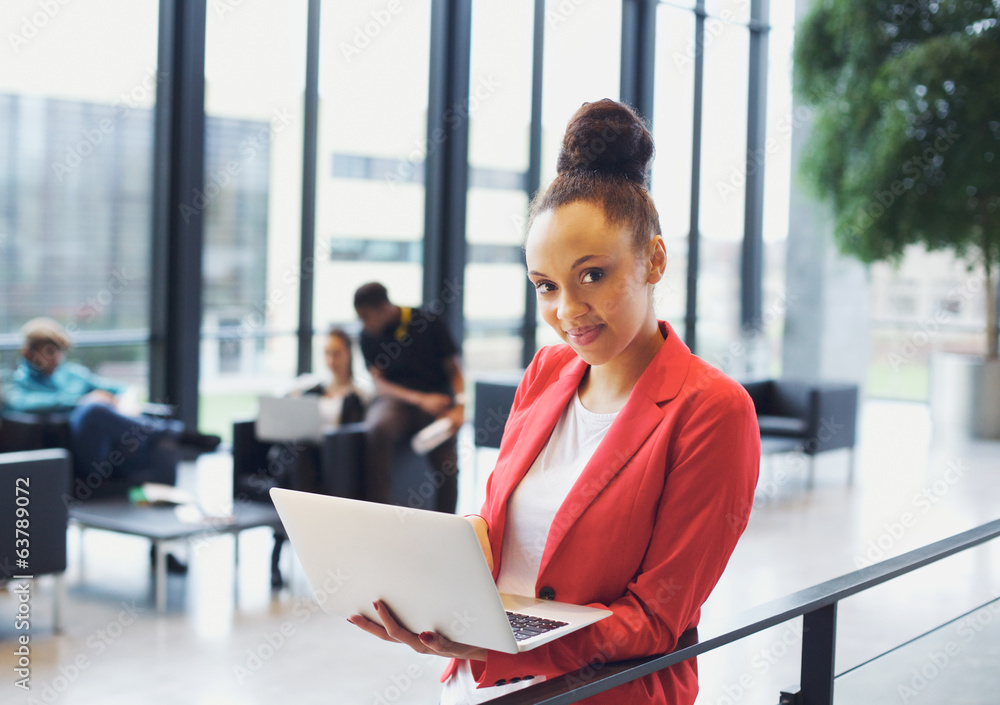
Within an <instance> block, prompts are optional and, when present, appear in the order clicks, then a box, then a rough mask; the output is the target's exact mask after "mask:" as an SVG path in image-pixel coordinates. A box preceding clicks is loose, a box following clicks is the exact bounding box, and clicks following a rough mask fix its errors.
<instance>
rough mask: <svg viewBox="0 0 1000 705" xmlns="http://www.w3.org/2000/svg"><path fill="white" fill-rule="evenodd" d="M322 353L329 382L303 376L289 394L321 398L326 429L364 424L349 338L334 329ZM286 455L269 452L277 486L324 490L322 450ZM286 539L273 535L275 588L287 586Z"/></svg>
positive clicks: (362, 400) (273, 449) (277, 448)
mask: <svg viewBox="0 0 1000 705" xmlns="http://www.w3.org/2000/svg"><path fill="white" fill-rule="evenodd" d="M323 352H324V357H325V359H326V367H327V369H328V370H329V371H330V374H331V378H330V380H329V381H326V380H323V379H322V378H320V377H319V376H317V375H313V374H305V375H301V376H299V377H298V378H297V379H296V380H295V383H294V384H293V386H292V389H291V390H290V391H289V392H288V395H289V396H302V395H303V394H318V395H320V406H319V410H320V415H321V416H322V420H323V425H324V426H327V427H336V426H340V425H342V424H349V423H358V422H360V421H362V420H363V419H364V415H365V397H366V395H365V394H364V392H362V390H361V389H360V388H359V387H358V386H357V384H355V381H354V364H353V361H352V355H351V338H350V336H349V335H348V334H347V333H346V332H345V331H344V330H343V329H342V328H337V327H334V328H331V329H330V330H329V331H328V333H327V336H326V343H325V345H324V348H323ZM283 453H285V454H286V460H287V453H286V449H285V448H284V447H283V446H272V447H271V449H270V450H269V451H268V463H267V467H268V468H269V469H270V468H274V469H275V470H276V471H277V472H278V474H276V475H273V476H272V479H273V482H274V484H275V485H277V486H280V487H287V488H290V489H299V490H306V491H316V490H320V489H322V488H321V484H322V480H321V479H320V475H321V473H320V462H321V460H320V453H319V448H317V447H315V446H306V447H303V448H302V449H301V450H300V451H299V452H298V453H296V454H295V455H294V457H293V459H292V461H291V462H283V461H282V454H283ZM286 538H287V536H286V535H285V532H284V531H283V530H281V529H278V530H276V531H275V532H274V550H273V551H272V553H271V585H272V586H273V587H276V588H279V587H281V586H282V585H283V584H284V581H283V579H282V577H281V570H280V568H279V566H278V562H279V559H280V557H281V547H282V545H283V544H284V542H285V539H286Z"/></svg>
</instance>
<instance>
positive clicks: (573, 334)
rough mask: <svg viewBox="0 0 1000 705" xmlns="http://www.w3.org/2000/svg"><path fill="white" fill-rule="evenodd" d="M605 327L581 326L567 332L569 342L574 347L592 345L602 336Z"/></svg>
mask: <svg viewBox="0 0 1000 705" xmlns="http://www.w3.org/2000/svg"><path fill="white" fill-rule="evenodd" d="M603 328H604V325H603V324H602V325H596V326H581V327H579V328H573V329H572V330H568V331H566V335H567V336H569V340H570V342H571V343H573V345H578V346H580V347H583V346H586V345H590V344H591V343H593V342H594V341H595V340H597V336H599V335H600V334H601V330H603Z"/></svg>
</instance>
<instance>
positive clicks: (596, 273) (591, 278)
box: [583, 269, 604, 284]
mask: <svg viewBox="0 0 1000 705" xmlns="http://www.w3.org/2000/svg"><path fill="white" fill-rule="evenodd" d="M603 278H604V272H602V271H601V270H600V269H591V270H588V271H587V272H585V273H584V275H583V283H584V284H594V283H596V282H599V281H601V279H603Z"/></svg>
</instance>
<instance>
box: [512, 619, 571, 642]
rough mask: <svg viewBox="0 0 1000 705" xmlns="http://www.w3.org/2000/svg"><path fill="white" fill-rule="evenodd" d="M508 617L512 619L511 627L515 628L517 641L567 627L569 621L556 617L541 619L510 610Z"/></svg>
mask: <svg viewBox="0 0 1000 705" xmlns="http://www.w3.org/2000/svg"><path fill="white" fill-rule="evenodd" d="M507 619H508V620H509V621H510V628H511V629H513V630H514V638H515V639H516V640H517V641H524V640H525V639H530V638H531V637H533V636H538V635H539V634H544V633H545V632H551V631H552V630H553V629H558V628H559V627H565V626H566V624H567V622H557V621H556V620H554V619H541V618H540V617H532V616H531V615H527V614H518V613H517V612H508V613H507Z"/></svg>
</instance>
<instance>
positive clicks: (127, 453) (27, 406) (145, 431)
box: [2, 318, 219, 500]
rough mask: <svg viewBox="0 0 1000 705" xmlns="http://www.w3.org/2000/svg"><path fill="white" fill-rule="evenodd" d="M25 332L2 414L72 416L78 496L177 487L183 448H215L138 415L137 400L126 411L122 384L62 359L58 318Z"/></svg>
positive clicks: (178, 425) (63, 334)
mask: <svg viewBox="0 0 1000 705" xmlns="http://www.w3.org/2000/svg"><path fill="white" fill-rule="evenodd" d="M21 334H22V335H23V336H24V345H23V347H22V349H21V355H22V358H23V359H22V360H21V361H20V363H19V365H18V367H17V369H16V370H15V371H14V372H13V373H12V374H9V375H7V376H6V378H5V380H4V385H3V395H2V396H3V410H4V411H18V412H26V413H33V414H66V415H67V418H68V422H69V428H70V447H69V450H70V453H71V455H72V456H73V465H74V475H75V480H74V484H73V496H74V497H75V498H76V499H78V500H85V499H89V498H91V497H96V496H108V495H111V494H122V493H123V492H124V490H125V489H127V488H128V487H129V486H134V485H139V484H142V483H143V482H161V483H165V484H173V483H174V479H175V477H176V464H177V459H178V444H180V443H191V444H193V445H196V446H198V447H200V448H202V449H206V450H207V449H214V447H215V446H217V445H218V443H219V439H218V437H217V436H202V435H200V434H196V433H195V434H190V433H186V432H185V428H184V424H183V423H182V422H180V421H177V420H174V419H161V418H154V417H149V416H141V415H133V414H134V411H137V410H138V406H137V405H136V404H134V402H133V404H132V406H133V407H134V408H133V409H127V408H122V407H124V406H126V405H125V404H124V403H123V399H125V398H126V397H127V387H126V386H125V385H122V384H119V383H116V382H112V381H110V380H107V379H104V378H102V377H99V376H97V375H95V374H93V373H92V372H91V371H90V370H88V369H87V368H86V367H84V366H83V365H79V364H76V363H72V362H65V361H64V359H63V358H64V356H65V353H66V351H67V350H69V348H70V347H71V346H72V342H71V340H70V337H69V334H68V333H67V331H66V329H65V328H63V327H62V326H61V325H60V324H59V323H58V322H57V321H55V320H53V319H51V318H35V319H32V320H31V321H28V323H26V324H25V325H24V326H23V327H22V329H21ZM123 412H129V413H123Z"/></svg>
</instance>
